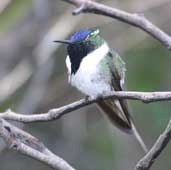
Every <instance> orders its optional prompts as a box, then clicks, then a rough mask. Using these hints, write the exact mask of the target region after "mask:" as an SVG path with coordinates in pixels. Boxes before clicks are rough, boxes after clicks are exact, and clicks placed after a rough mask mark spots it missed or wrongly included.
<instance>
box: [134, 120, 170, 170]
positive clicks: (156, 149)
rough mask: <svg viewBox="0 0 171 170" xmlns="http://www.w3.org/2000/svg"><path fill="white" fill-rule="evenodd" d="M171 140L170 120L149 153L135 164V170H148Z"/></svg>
mask: <svg viewBox="0 0 171 170" xmlns="http://www.w3.org/2000/svg"><path fill="white" fill-rule="evenodd" d="M170 139H171V119H170V121H169V123H168V125H167V127H166V129H165V131H164V132H163V133H162V134H161V135H160V136H159V138H158V139H157V141H156V142H155V144H154V145H153V147H152V148H151V149H150V151H149V152H148V153H147V154H146V155H145V156H144V157H143V158H142V159H141V160H140V161H139V162H138V163H137V165H136V170H149V169H150V167H151V166H152V164H153V163H154V161H155V159H156V158H157V157H158V156H159V155H160V153H161V152H162V151H163V149H164V148H165V147H166V145H167V144H168V142H169V141H170Z"/></svg>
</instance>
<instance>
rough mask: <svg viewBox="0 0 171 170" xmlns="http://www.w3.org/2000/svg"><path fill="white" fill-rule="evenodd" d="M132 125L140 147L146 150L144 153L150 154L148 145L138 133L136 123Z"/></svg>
mask: <svg viewBox="0 0 171 170" xmlns="http://www.w3.org/2000/svg"><path fill="white" fill-rule="evenodd" d="M131 125H132V132H133V135H134V136H135V138H136V140H137V141H138V143H139V144H140V146H141V148H142V149H143V150H144V152H145V153H147V152H148V148H147V146H146V144H145V143H144V141H143V139H142V138H141V136H140V134H139V132H138V131H137V129H136V127H135V125H134V123H133V122H131Z"/></svg>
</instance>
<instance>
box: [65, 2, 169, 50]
mask: <svg viewBox="0 0 171 170" xmlns="http://www.w3.org/2000/svg"><path fill="white" fill-rule="evenodd" d="M63 1H65V2H68V3H71V4H73V5H75V6H77V7H78V8H77V9H76V10H74V11H73V14H74V15H77V14H80V13H95V14H100V15H104V16H108V17H111V18H114V19H118V20H120V21H122V22H125V23H128V24H130V25H133V26H135V27H138V28H140V29H141V30H143V31H145V32H147V33H148V34H150V35H151V36H152V37H154V38H155V39H157V40H158V41H159V42H160V43H161V44H162V45H163V46H165V47H166V48H167V49H168V50H171V37H170V36H169V35H168V34H166V33H165V32H164V31H162V30H161V29H159V28H158V27H157V26H155V25H154V24H152V23H151V22H150V21H149V20H147V19H146V18H145V17H144V15H140V14H136V13H132V14H131V13H128V12H125V11H122V10H119V9H116V8H112V7H109V6H106V5H103V4H100V3H97V2H93V1H91V0H63Z"/></svg>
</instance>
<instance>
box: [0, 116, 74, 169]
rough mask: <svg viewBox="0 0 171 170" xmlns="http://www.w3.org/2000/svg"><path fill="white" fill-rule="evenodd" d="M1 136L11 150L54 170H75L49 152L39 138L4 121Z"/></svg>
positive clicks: (0, 122) (1, 124) (1, 122)
mask: <svg viewBox="0 0 171 170" xmlns="http://www.w3.org/2000/svg"><path fill="white" fill-rule="evenodd" d="M0 136H1V137H2V138H3V140H4V141H5V143H6V144H7V146H8V147H9V149H12V150H16V151H17V152H20V153H22V154H24V155H27V156H29V157H31V158H34V159H36V160H38V161H40V162H42V163H44V164H46V165H49V166H50V167H52V168H53V169H56V170H75V169H74V168H72V167H71V166H70V165H69V164H68V163H67V162H66V161H65V160H63V159H62V158H60V157H58V156H57V155H55V154H53V153H52V152H51V151H50V150H48V149H47V148H46V147H45V146H44V144H43V143H42V142H41V141H39V140H38V139H37V138H35V137H34V136H32V135H30V134H29V133H27V132H25V131H23V130H21V129H19V128H17V127H15V126H14V125H12V124H10V123H8V122H7V121H5V120H3V119H0Z"/></svg>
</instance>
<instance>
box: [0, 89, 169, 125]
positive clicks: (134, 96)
mask: <svg viewBox="0 0 171 170" xmlns="http://www.w3.org/2000/svg"><path fill="white" fill-rule="evenodd" d="M109 98H114V99H116V98H117V99H131V100H140V101H142V102H145V103H150V102H156V101H166V100H171V92H133V91H117V92H115V91H113V92H110V93H108V94H104V95H103V96H99V97H94V98H86V99H81V100H79V101H76V102H73V103H71V104H68V105H66V106H62V107H60V108H55V109H51V110H49V111H48V112H47V113H40V114H34V115H22V114H19V113H15V112H13V111H11V110H7V111H6V112H3V113H0V118H3V119H7V120H14V121H19V122H25V123H30V122H45V121H51V120H56V119H59V118H60V117H61V116H63V115H65V114H67V113H70V112H72V111H74V110H77V109H80V108H81V107H84V106H87V105H89V104H92V103H95V102H97V101H98V100H105V99H109Z"/></svg>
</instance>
